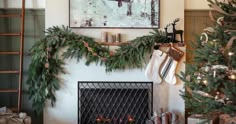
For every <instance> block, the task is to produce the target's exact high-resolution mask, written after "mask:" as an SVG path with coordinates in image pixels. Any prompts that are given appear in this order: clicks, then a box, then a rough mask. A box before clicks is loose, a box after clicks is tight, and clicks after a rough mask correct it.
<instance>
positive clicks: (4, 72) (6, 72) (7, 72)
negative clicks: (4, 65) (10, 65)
mask: <svg viewBox="0 0 236 124" xmlns="http://www.w3.org/2000/svg"><path fill="white" fill-rule="evenodd" d="M18 73H19V71H0V74H18Z"/></svg>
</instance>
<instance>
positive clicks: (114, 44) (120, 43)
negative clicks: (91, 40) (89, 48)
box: [97, 42, 130, 46]
mask: <svg viewBox="0 0 236 124" xmlns="http://www.w3.org/2000/svg"><path fill="white" fill-rule="evenodd" d="M97 43H99V44H101V45H104V46H119V45H123V44H130V42H97Z"/></svg>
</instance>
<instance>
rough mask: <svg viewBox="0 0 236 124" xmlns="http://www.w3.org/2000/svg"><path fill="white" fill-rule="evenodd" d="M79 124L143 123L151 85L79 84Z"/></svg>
mask: <svg viewBox="0 0 236 124" xmlns="http://www.w3.org/2000/svg"><path fill="white" fill-rule="evenodd" d="M78 97H79V98H78V124H129V123H130V122H132V124H145V121H146V120H148V119H150V117H151V114H152V103H153V102H152V101H153V83H152V82H101V81H99V82H98V81H96V82H94V81H90V82H89V81H79V82H78Z"/></svg>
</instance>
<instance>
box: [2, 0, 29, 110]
mask: <svg viewBox="0 0 236 124" xmlns="http://www.w3.org/2000/svg"><path fill="white" fill-rule="evenodd" d="M21 1H22V6H21V14H2V15H0V18H12V17H14V18H15V17H17V18H20V21H21V23H20V32H19V33H0V36H5V37H12V36H19V37H20V49H19V51H0V55H9V56H11V55H18V56H19V70H0V74H18V75H19V79H18V88H17V89H0V93H17V107H15V108H10V109H11V110H12V111H13V112H18V113H19V112H20V110H21V99H22V98H21V94H22V72H23V50H24V25H25V0H21ZM5 42H6V41H5Z"/></svg>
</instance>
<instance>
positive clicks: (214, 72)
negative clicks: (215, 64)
mask: <svg viewBox="0 0 236 124" xmlns="http://www.w3.org/2000/svg"><path fill="white" fill-rule="evenodd" d="M213 77H214V78H215V77H216V69H214V70H213Z"/></svg>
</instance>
